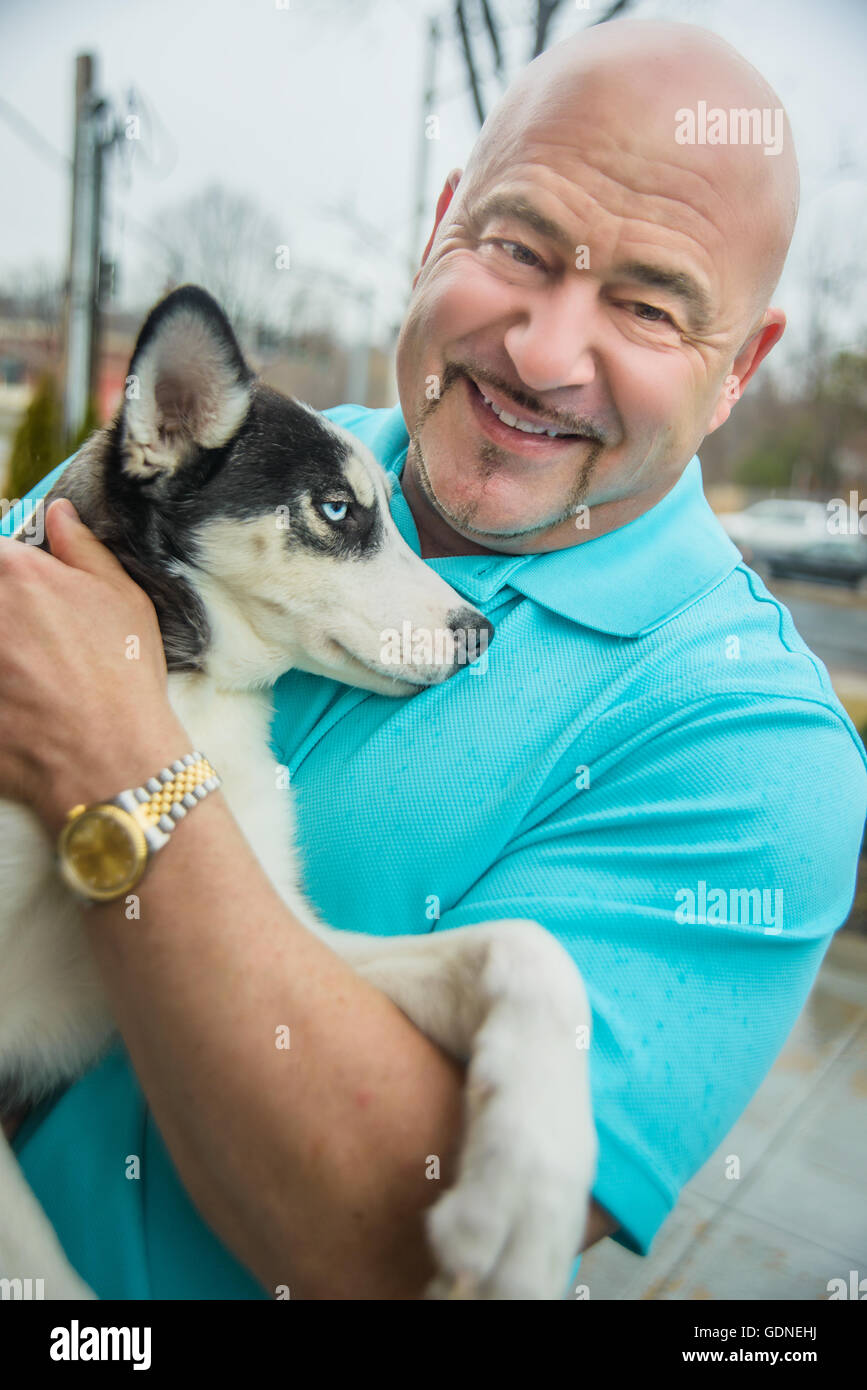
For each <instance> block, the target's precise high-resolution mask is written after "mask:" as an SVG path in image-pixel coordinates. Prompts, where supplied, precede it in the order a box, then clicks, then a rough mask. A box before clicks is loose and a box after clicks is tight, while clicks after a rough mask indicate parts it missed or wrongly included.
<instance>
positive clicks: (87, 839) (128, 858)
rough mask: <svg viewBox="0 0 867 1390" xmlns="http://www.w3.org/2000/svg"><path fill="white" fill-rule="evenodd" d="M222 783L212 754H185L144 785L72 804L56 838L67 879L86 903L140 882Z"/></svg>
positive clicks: (103, 899)
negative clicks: (181, 826) (108, 797)
mask: <svg viewBox="0 0 867 1390" xmlns="http://www.w3.org/2000/svg"><path fill="white" fill-rule="evenodd" d="M220 785H221V782H220V778H219V777H218V776H217V774H216V772H215V771H214V769H213V768H212V767H211V764H210V763H209V762H208V760H207V758H206V757H204V756H203V755H202V754H201V753H186V754H185V755H184V757H183V758H179V759H178V760H177V761H176V762H173V763H172V764H171V766H170V767H164V768H163V769H162V771H161V772H158V773H157V775H156V777H151V778H150V780H149V781H148V782H146V783H145V785H144V786H143V787H132V788H128V789H127V790H126V791H122V792H121V793H120V794H119V795H118V796H115V797H113V798H112V800H111V801H97V802H94V803H93V804H92V805H90V806H84V805H82V806H73V808H72V810H71V811H70V812H69V813H68V815H67V817H66V823H65V824H64V826H63V829H62V830H61V832H60V835H59V838H58V841H57V854H58V860H59V868H60V873H61V876H62V878H63V880H64V882H65V883H66V884H67V885H68V887H70V888H71V889H72V891H73V892H74V893H75V894H76V895H77V896H78V897H79V898H81V899H83V900H84V901H85V902H111V900H112V899H113V898H119V897H122V895H123V894H124V893H127V892H129V890H130V888H133V887H135V885H136V884H137V883H138V881H139V879H140V878H141V877H142V874H143V873H144V871H145V869H146V868H147V866H148V863H149V861H150V858H151V856H152V855H153V854H155V853H156V851H157V850H160V849H162V848H163V846H164V845H167V844H168V842H169V839H170V838H171V834H172V831H173V830H174V828H175V826H176V825H177V824H178V823H179V821H182V820H183V818H184V816H185V815H187V813H188V812H189V811H191V810H192V809H193V807H194V806H198V804H199V802H200V801H203V800H204V798H205V797H206V796H207V795H208V793H209V792H212V791H216V790H217V788H218V787H219V786H220Z"/></svg>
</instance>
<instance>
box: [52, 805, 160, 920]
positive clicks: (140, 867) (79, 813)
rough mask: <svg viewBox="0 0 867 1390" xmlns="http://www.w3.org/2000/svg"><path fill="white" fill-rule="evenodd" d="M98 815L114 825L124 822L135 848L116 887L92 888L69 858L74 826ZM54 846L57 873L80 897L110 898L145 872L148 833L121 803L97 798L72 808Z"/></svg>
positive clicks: (92, 898)
mask: <svg viewBox="0 0 867 1390" xmlns="http://www.w3.org/2000/svg"><path fill="white" fill-rule="evenodd" d="M94 815H98V816H101V817H102V818H103V819H107V820H111V821H114V823H115V824H116V825H121V826H123V828H124V830H125V831H126V832H127V835H128V836H129V840H130V842H131V844H132V847H133V850H134V852H135V864H134V865H133V868H132V870H131V871H130V874H129V876H128V877H127V878H126V879H125V880H124V882H123V883H122V884H121V885H120V886H119V887H118V886H115V887H114V888H110V889H105V888H102V889H100V888H95V887H93V886H92V885H91V884H89V883H87V882H86V881H85V880H84V879H83V878H81V877H80V875H79V874H78V873H76V871H75V870H74V869H73V867H72V865H71V863H70V860H69V853H68V850H69V841H70V839H71V838H72V835H73V832H74V831H75V829H76V827H77V826H78V825H79V824H80V823H81V821H82V820H83V819H84V817H85V816H94ZM57 850H58V855H59V858H60V873H61V876H62V878H63V881H64V882H65V883H66V885H67V887H69V888H71V889H72V890H73V892H74V893H77V894H79V895H80V896H81V897H84V898H87V899H89V900H90V901H91V902H112V901H113V900H114V899H115V898H119V897H121V896H122V895H123V894H124V893H127V892H129V890H130V888H134V887H135V885H136V884H137V883H138V881H139V879H140V878H141V876H142V874H143V873H144V871H145V869H146V867H147V862H148V855H149V848H148V842H147V837H146V836H145V833H144V830H143V829H142V827H141V825H140V824H139V822H138V821H137V820H136V818H135V816H133V815H131V814H130V812H129V811H125V810H123V808H122V807H120V806H115V805H114V804H113V803H112V802H110V801H99V802H96V803H95V804H94V805H91V806H83V807H81V808H80V809H79V808H78V807H76V808H74V809H73V810H72V811H71V812H70V814H69V819H68V820H67V823H66V825H64V827H63V829H62V830H61V832H60V836H59V838H58V842H57Z"/></svg>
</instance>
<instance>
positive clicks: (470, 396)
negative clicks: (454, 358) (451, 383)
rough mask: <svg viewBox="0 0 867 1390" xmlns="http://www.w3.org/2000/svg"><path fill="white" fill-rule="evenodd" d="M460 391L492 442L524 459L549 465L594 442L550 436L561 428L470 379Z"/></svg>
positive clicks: (582, 437)
mask: <svg viewBox="0 0 867 1390" xmlns="http://www.w3.org/2000/svg"><path fill="white" fill-rule="evenodd" d="M459 389H460V390H461V391H462V392H463V393H464V396H465V398H466V400H467V402H468V404H469V408H470V410H471V412H472V415H473V418H474V419H475V421H476V423H477V424H478V426H479V428H480V429H481V431H482V433H483V434H484V435H485V436H486V437H487V438H488V439H490V440H491V442H492V443H494V444H499V445H500V447H501V448H503V449H507V450H508V451H509V452H510V453H512V454H520V455H521V457H522V458H528V459H533V460H535V461H537V462H539V463H550V462H551V461H552V460H554V459H559V458H562V456H563V455H564V453H567V452H568V451H569V450H570V449H575V448H576V446H578V445H588V444H593V443H595V441H594V440H592V439H591V438H590V437H589V436H588V435H579V434H572V433H557V434H554V435H552V434H550V433H549V432H548V431H549V430H557V428H558V427H557V426H556V425H555V424H553V423H552V422H551V421H550V420H545V419H544V418H543V417H540V416H538V415H536V414H534V413H533V412H532V411H528V410H525V409H524V408H523V407H521V406H516V405H514V404H513V403H512V402H511V401H510V400H509V399H508V397H507V396H505V395H504V394H503V393H502V392H498V391H496V390H494V388H492V387H489V386H485V388H484V391H483V390H482V389H480V387H479V386H477V385H476V383H475V382H474V381H473V380H472V378H471V377H469V376H463V377H462V381H461V384H460V387H459ZM512 421H514V422H515V423H514V424H513V423H511V422H512Z"/></svg>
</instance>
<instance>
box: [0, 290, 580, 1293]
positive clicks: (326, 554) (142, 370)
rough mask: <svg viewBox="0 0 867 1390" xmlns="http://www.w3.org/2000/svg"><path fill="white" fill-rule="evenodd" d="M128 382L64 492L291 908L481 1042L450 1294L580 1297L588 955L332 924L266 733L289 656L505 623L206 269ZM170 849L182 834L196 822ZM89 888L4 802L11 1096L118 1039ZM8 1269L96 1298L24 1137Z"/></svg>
mask: <svg viewBox="0 0 867 1390" xmlns="http://www.w3.org/2000/svg"><path fill="white" fill-rule="evenodd" d="M126 396H127V399H126V400H125V402H124V405H123V407H122V409H121V410H120V412H119V414H118V416H117V419H116V420H115V421H114V423H113V424H112V425H110V426H108V427H107V428H105V429H104V430H101V431H99V432H98V433H97V434H95V435H94V436H92V438H91V439H90V440H89V441H88V442H87V443H86V444H85V446H84V447H83V448H82V449H81V451H80V452H79V454H78V455H77V456H76V458H75V460H74V461H73V462H72V463H71V464H69V465H68V466H67V468H66V469H65V470H64V473H63V476H62V478H61V480H60V481H59V483H58V484H57V485H56V486H55V488H54V489H53V490H52V492H51V493H49V495H48V497H47V498H46V501H45V505H46V506H47V505H48V504H49V503H50V502H51V501H52V500H53V499H54V498H55V497H59V496H66V497H69V498H70V499H71V500H72V501H73V502H74V503H75V505H76V507H77V509H78V512H79V514H80V516H81V517H82V520H83V521H84V522H85V523H86V524H87V525H88V526H89V527H90V528H91V529H92V530H93V531H94V532H95V534H96V535H97V536H98V537H99V538H100V539H101V540H102V541H103V542H104V543H105V544H106V545H108V546H109V547H110V548H111V549H112V551H113V552H114V553H115V554H116V555H117V556H118V557H119V559H120V560H121V562H122V563H123V565H124V566H125V568H126V569H127V571H128V572H129V573H130V575H131V576H132V577H133V578H134V579H135V580H136V581H137V582H138V583H139V584H141V585H142V587H143V588H144V589H145V590H146V591H147V592H148V594H149V595H150V596H151V598H152V600H153V602H154V605H155V607H156V610H157V613H158V616H159V621H160V627H161V632H162V636H163V642H164V646H165V651H166V657H167V663H168V667H169V672H170V674H169V694H170V699H171V702H172V705H173V708H174V709H175V711H176V712H177V714H178V715H179V717H180V719H181V721H182V723H183V725H184V727H185V729H186V730H187V732H188V734H189V736H190V746H191V747H197V748H200V749H201V750H202V751H203V752H204V753H205V754H206V755H207V756H208V757H209V758H210V760H211V762H212V764H213V765H214V766H215V767H216V769H217V770H218V772H219V773H220V775H221V777H222V779H223V793H224V794H225V796H226V797H227V799H228V802H229V805H230V806H231V809H232V811H233V814H234V815H235V817H236V819H237V821H238V823H239V825H240V827H241V829H242V830H243V832H244V834H245V835H246V837H247V839H248V840H249V842H250V844H251V845H252V846H253V848H254V849H255V851H256V853H257V855H258V857H259V859H260V860H261V863H262V865H263V867H264V869H265V871H266V873H267V874H268V876H269V878H270V879H271V881H272V882H273V883H274V885H275V886H276V887H277V889H278V890H279V892H280V894H281V895H282V897H283V900H284V901H285V903H286V904H287V906H288V907H289V909H290V910H291V911H292V912H293V913H294V914H295V915H296V917H298V918H299V919H301V921H302V922H303V923H304V924H305V926H306V927H307V928H309V930H310V931H312V932H314V933H316V935H317V936H319V937H320V938H322V939H323V940H324V941H325V942H326V943H327V944H328V946H329V947H330V948H331V949H332V950H334V951H335V952H336V953H337V954H338V955H340V956H341V957H343V958H344V959H345V960H347V961H349V962H350V963H351V964H352V965H353V967H354V968H355V969H357V970H358V971H359V973H360V974H362V975H363V976H364V977H365V978H367V979H368V980H370V981H371V982H372V983H373V984H374V985H376V986H377V987H379V988H380V989H382V990H383V991H384V992H385V993H386V994H387V995H389V996H390V998H391V999H392V1000H394V1002H395V1003H396V1004H397V1005H398V1007H399V1008H401V1009H402V1010H403V1011H404V1013H406V1014H407V1016H408V1017H409V1018H410V1019H411V1020H412V1021H413V1023H414V1024H415V1025H416V1026H417V1027H418V1028H419V1029H421V1030H422V1031H423V1032H424V1033H426V1034H427V1035H428V1036H429V1037H430V1038H432V1039H433V1040H434V1041H435V1042H436V1043H437V1044H438V1045H440V1046H441V1047H442V1048H444V1049H445V1050H446V1051H447V1052H448V1053H450V1054H451V1055H453V1056H455V1057H456V1058H459V1059H460V1060H462V1061H468V1062H469V1068H468V1078H467V1087H466V1099H465V1128H464V1134H463V1143H462V1151H461V1159H460V1166H459V1175H458V1178H457V1181H456V1183H455V1185H454V1186H453V1187H452V1188H451V1189H450V1190H449V1191H447V1192H446V1193H444V1194H443V1195H442V1196H441V1197H440V1198H439V1200H438V1201H437V1202H436V1203H435V1204H434V1205H433V1207H432V1208H431V1210H430V1211H429V1213H428V1218H427V1230H428V1234H429V1238H430V1241H431V1245H432V1249H433V1252H434V1255H435V1257H436V1261H437V1265H438V1269H439V1274H438V1276H437V1278H436V1279H435V1280H434V1282H433V1284H432V1286H431V1288H430V1290H429V1296H431V1297H449V1296H451V1297H454V1296H464V1297H477V1298H486V1299H494V1298H559V1297H562V1296H563V1294H564V1290H565V1282H566V1280H567V1278H568V1273H569V1268H570V1262H571V1260H572V1258H573V1257H574V1255H575V1253H576V1252H577V1250H578V1248H579V1245H580V1240H581V1235H582V1232H583V1228H584V1222H585V1218H586V1214H587V1208H588V1202H589V1196H590V1186H591V1182H592V1179H593V1174H594V1171H595V1161H596V1136H595V1130H594V1126H593V1120H592V1114H591V1108H590V1096H589V1082H588V1073H587V1062H586V1057H587V1053H586V1051H584V1050H582V1049H581V1048H580V1047H578V1046H576V1041H577V1039H578V1037H579V1036H580V1032H581V1031H582V1030H584V1029H586V1028H589V1024H590V1011H589V1007H588V1003H587V999H586V995H585V991H584V987H583V983H582V981H581V978H580V975H579V974H578V972H577V971H576V969H575V967H574V965H573V963H572V961H571V959H570V958H569V956H568V955H567V954H566V953H565V951H563V950H562V948H561V947H560V946H559V945H558V944H557V943H556V942H555V941H554V939H553V938H552V937H551V935H550V934H549V933H548V932H546V931H545V930H543V929H542V928H541V927H539V926H538V925H536V924H535V923H532V922H525V921H513V922H496V923H483V924H479V925H477V926H470V927H464V928H461V929H458V930H455V931H447V932H434V933H431V934H429V935H424V936H406V937H368V936H362V935H357V934H355V933H350V932H339V931H334V930H332V929H331V928H328V927H326V926H325V925H324V924H323V923H322V922H320V921H318V920H317V919H316V917H315V915H314V913H313V911H312V909H311V907H310V906H309V904H308V903H307V902H306V901H305V899H304V897H303V894H302V891H301V888H300V886H299V884H300V872H299V865H298V860H297V857H296V851H295V849H294V826H293V820H292V804H291V795H290V794H289V793H288V792H287V791H285V790H283V791H281V790H279V789H278V788H279V785H280V780H279V778H278V777H277V776H276V775H275V774H276V768H275V766H274V764H273V762H272V759H271V756H270V753H269V749H268V729H269V720H270V713H271V706H270V697H269V687H270V686H272V685H273V683H274V682H275V681H276V679H277V678H278V676H280V675H281V674H282V673H283V672H284V671H286V670H288V669H290V668H291V667H293V666H295V667H299V668H301V669H303V670H306V671H311V672H314V673H320V674H323V675H327V676H332V677H334V678H336V679H337V680H341V681H345V682H347V683H349V684H352V685H357V686H360V687H362V688H365V689H369V690H373V691H377V692H380V693H385V694H390V695H395V696H406V695H410V694H413V693H417V692H418V691H419V690H420V689H421V688H423V687H424V686H427V685H431V684H433V683H435V682H438V681H442V680H446V679H448V678H449V677H450V676H451V675H452V674H454V672H455V671H456V670H457V668H458V657H457V656H456V655H455V652H454V651H451V650H447V651H446V652H445V653H444V655H443V658H442V659H441V660H440V661H439V662H438V663H435V664H433V665H430V666H420V665H415V664H413V665H409V666H403V667H395V666H393V665H384V664H383V662H382V658H381V649H382V634H383V632H384V630H385V629H389V628H396V629H398V630H399V631H400V630H402V624H403V623H404V621H406V620H408V621H409V622H410V623H411V624H412V627H413V628H427V629H429V630H433V631H441V632H442V631H447V632H451V633H453V634H458V633H459V632H460V630H461V629H465V630H466V629H476V630H477V631H482V632H484V633H485V635H486V636H487V632H488V630H489V629H490V624H488V623H487V621H486V619H484V618H483V617H482V615H481V614H479V613H477V612H475V611H474V610H473V609H470V608H468V607H467V605H466V603H465V601H464V600H463V599H462V598H461V597H460V596H459V595H458V594H456V593H455V592H454V590H452V589H450V588H449V587H448V585H446V584H445V583H444V581H443V580H442V579H440V577H439V576H438V575H437V574H436V573H435V572H434V571H433V570H432V569H431V568H430V567H429V566H427V565H425V564H424V562H423V561H422V560H420V559H419V558H418V556H416V555H415V554H414V553H413V552H412V551H411V550H410V548H409V547H408V546H407V545H406V544H405V542H404V541H403V539H402V538H401V536H400V534H399V532H398V531H397V528H396V527H395V525H394V522H393V521H392V518H391V515H390V512H389V507H388V496H389V483H388V479H387V475H386V474H385V473H384V471H383V470H382V469H381V467H380V466H379V464H378V463H377V462H376V460H375V459H374V458H373V456H372V454H371V453H370V452H369V450H368V449H367V448H366V447H365V446H363V445H362V444H361V443H359V441H358V440H356V439H355V438H354V437H353V436H352V435H350V434H349V433H348V432H347V431H345V430H343V429H341V428H339V427H337V426H336V425H334V424H333V423H331V422H329V421H328V420H326V419H325V418H324V417H322V416H320V415H318V414H317V413H316V412H314V411H313V410H311V409H310V408H309V407H307V406H304V405H302V404H300V403H299V402H297V401H293V400H290V399H287V398H286V397H284V396H281V395H279V394H278V393H276V392H274V391H272V390H270V389H268V388H267V387H265V386H264V385H262V384H261V383H259V382H257V381H256V380H255V378H254V377H253V375H252V373H251V371H250V369H249V368H248V366H247V364H246V363H245V361H244V359H243V356H242V354H241V352H240V349H239V347H238V344H237V342H236V340H235V337H234V335H233V333H232V330H231V328H230V326H229V324H228V322H227V320H226V318H225V316H224V315H223V313H222V311H221V309H220V308H219V306H218V305H217V304H216V303H215V302H214V301H213V300H212V299H211V298H210V296H209V295H207V294H206V293H205V292H204V291H203V290H201V289H198V288H196V287H194V286H185V287H183V288H182V289H179V290H176V291H175V292H174V293H172V294H171V295H169V296H168V297H167V298H166V299H165V300H163V301H162V302H161V303H160V304H158V305H157V307H156V308H155V309H154V310H153V311H152V312H151V314H150V316H149V318H148V319H147V321H146V323H145V325H144V327H143V329H142V332H141V334H140V337H139V340H138V343H137V345H136V348H135V352H134V355H133V358H132V361H131V363H130V367H129V376H128V378H127V392H126ZM344 504H345V507H346V511H345V514H344V513H343V507H344ZM336 518H337V519H336ZM27 531H28V534H29V535H32V534H33V527H32V525H28V527H27ZM19 538H20V539H24V536H23V535H22V534H21V533H19ZM470 649H471V650H472V648H470ZM182 751H184V750H178V753H179V754H180V753H181V752H182ZM155 771H156V769H155ZM120 790H121V788H120V787H118V788H117V791H120ZM162 852H165V853H169V854H183V828H182V827H180V828H179V829H178V831H177V832H176V836H175V841H174V842H173V843H172V844H171V845H170V846H169V847H168V848H167V849H166V850H165V851H162ZM79 912H80V909H79V908H78V906H77V905H76V903H75V902H74V900H73V899H72V897H71V896H70V894H69V893H68V891H67V890H66V888H65V887H64V886H63V884H62V883H61V881H60V879H59V877H58V875H57V872H56V866H55V858H54V846H53V844H52V843H51V842H50V840H49V838H48V836H47V834H46V832H45V830H44V829H43V828H42V826H41V824H40V823H39V822H38V821H37V820H36V818H35V817H34V816H33V814H32V813H31V812H30V811H29V810H28V809H26V808H24V807H22V806H18V805H13V804H11V803H8V802H2V803H0V1094H2V1095H4V1097H5V1099H6V1100H7V1102H8V1101H9V1100H10V1099H14V1100H15V1101H17V1102H21V1101H28V1100H29V1101H35V1100H37V1099H38V1098H39V1097H41V1096H43V1095H45V1094H47V1093H48V1092H50V1091H51V1089H53V1088H54V1087H56V1086H57V1085H59V1084H61V1083H63V1082H66V1081H69V1080H71V1079H73V1078H75V1077H78V1076H79V1075H81V1074H82V1073H83V1072H84V1071H85V1070H86V1069H87V1068H88V1067H89V1066H91V1065H92V1064H93V1063H94V1061H95V1060H96V1059H97V1058H98V1056H99V1055H100V1053H101V1052H103V1051H104V1049H105V1048H106V1046H107V1045H108V1043H109V1042H110V1041H111V1040H112V1036H113V1030H114V1025H113V1021H112V1017H111V1012H110V1009H109V1006H108V1002H107V1000H106V998H105V996H104V994H103V990H102V988H101V984H100V980H99V977H98V974H97V971H96V967H95V964H94V962H93V960H92V959H91V956H90V954H89V952H88V949H87V946H86V940H85V938H84V935H83V932H82V930H81V925H80V917H79ZM0 1276H2V1277H5V1278H10V1279H13V1278H28V1277H29V1278H34V1277H38V1278H42V1279H44V1280H45V1290H46V1296H47V1297H49V1298H64V1297H82V1298H86V1297H93V1295H92V1293H91V1291H90V1290H89V1289H88V1288H87V1286H86V1285H85V1284H84V1283H83V1281H82V1280H81V1279H80V1278H79V1276H78V1275H77V1274H76V1273H75V1271H74V1270H72V1268H71V1267H70V1265H69V1263H68V1261H67V1260H66V1258H65V1256H64V1254H63V1252H62V1250H61V1248H60V1246H59V1243H58V1241H57V1238H56V1236H55V1234H54V1231H53V1229H52V1228H51V1226H50V1224H49V1222H48V1220H47V1218H46V1217H45V1215H44V1213H43V1212H42V1210H41V1208H40V1207H39V1205H38V1203H37V1202H36V1199H35V1197H34V1196H33V1194H32V1192H31V1191H30V1189H29V1188H28V1186H27V1184H26V1183H25V1181H24V1178H23V1174H22V1173H21V1170H20V1168H19V1166H18V1164H17V1162H16V1160H15V1157H14V1154H13V1152H12V1150H11V1148H10V1146H9V1145H8V1144H7V1143H6V1141H5V1140H0Z"/></svg>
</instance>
